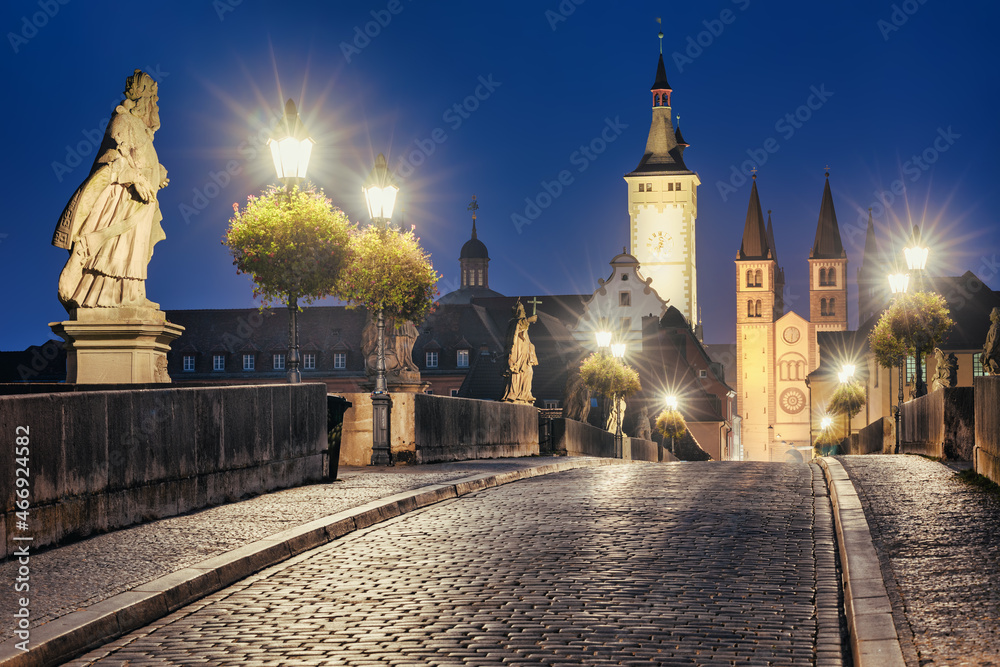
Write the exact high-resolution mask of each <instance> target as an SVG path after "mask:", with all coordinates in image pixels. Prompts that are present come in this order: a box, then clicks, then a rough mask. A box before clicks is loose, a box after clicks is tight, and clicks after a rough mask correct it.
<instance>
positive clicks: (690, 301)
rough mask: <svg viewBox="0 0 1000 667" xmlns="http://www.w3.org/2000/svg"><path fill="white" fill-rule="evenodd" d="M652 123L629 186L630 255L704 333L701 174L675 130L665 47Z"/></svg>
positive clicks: (664, 295) (658, 289) (654, 92)
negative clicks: (698, 253)
mask: <svg viewBox="0 0 1000 667" xmlns="http://www.w3.org/2000/svg"><path fill="white" fill-rule="evenodd" d="M650 91H651V93H652V95H653V120H652V123H651V124H650V127H649V137H648V138H647V140H646V151H645V153H644V154H643V156H642V159H641V160H640V161H639V166H637V167H636V168H635V169H634V170H633V171H631V172H629V173H628V174H625V182H626V183H627V184H628V210H629V242H630V245H631V254H632V255H633V256H634V257H635V258H636V259H638V260H639V263H640V265H641V266H642V272H643V273H644V274H645V275H646V276H648V277H650V278H652V287H653V289H655V290H656V292H657V293H658V294H659V295H660V297H661V298H663V299H666V300H667V302H668V304H669V305H671V306H674V307H675V308H677V310H679V311H680V312H681V313H682V314H683V315H684V317H685V319H687V321H688V324H689V325H691V326H692V327H694V328H695V329H696V330H699V329H700V322H699V317H698V274H697V269H696V266H695V220H696V219H697V217H698V206H697V201H698V200H697V188H698V186H699V185H701V181H700V180H699V179H698V175H697V174H696V173H694V172H693V171H691V170H690V169H688V168H687V166H686V165H685V164H684V157H683V155H684V150H685V148H687V146H688V144H687V142H685V141H684V137H683V136H682V135H681V133H680V127H679V126H678V127H677V128H676V129H675V128H674V124H673V118H672V112H671V107H670V104H671V100H670V98H671V95H672V94H673V90H672V89H671V88H670V84H669V83H668V82H667V72H666V68H665V67H664V65H663V53H662V48H661V53H660V60H659V62H658V63H657V66H656V80H655V81H654V82H653V85H652V87H651V88H650Z"/></svg>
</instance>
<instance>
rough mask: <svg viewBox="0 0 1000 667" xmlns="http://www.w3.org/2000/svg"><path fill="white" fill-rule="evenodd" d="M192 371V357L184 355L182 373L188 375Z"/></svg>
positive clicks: (191, 355)
mask: <svg viewBox="0 0 1000 667" xmlns="http://www.w3.org/2000/svg"><path fill="white" fill-rule="evenodd" d="M193 370H194V355H193V354H185V355H184V372H185V373H190V372H191V371H193Z"/></svg>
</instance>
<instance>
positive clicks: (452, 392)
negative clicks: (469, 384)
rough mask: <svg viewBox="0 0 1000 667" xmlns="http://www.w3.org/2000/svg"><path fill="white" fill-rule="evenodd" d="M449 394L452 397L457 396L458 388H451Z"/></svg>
mask: <svg viewBox="0 0 1000 667" xmlns="http://www.w3.org/2000/svg"><path fill="white" fill-rule="evenodd" d="M451 395H452V396H453V397H454V396H458V389H452V390H451Z"/></svg>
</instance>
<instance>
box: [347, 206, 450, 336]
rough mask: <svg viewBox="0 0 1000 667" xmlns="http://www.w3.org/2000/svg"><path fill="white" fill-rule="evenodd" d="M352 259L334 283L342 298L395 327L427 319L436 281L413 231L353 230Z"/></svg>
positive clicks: (375, 228)
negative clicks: (400, 322)
mask: <svg viewBox="0 0 1000 667" xmlns="http://www.w3.org/2000/svg"><path fill="white" fill-rule="evenodd" d="M351 254H352V258H353V259H352V261H351V265H350V269H349V270H348V271H345V272H344V273H343V274H342V276H341V279H340V281H339V283H338V284H337V294H338V296H339V297H340V298H341V299H343V300H344V301H347V302H348V303H349V304H351V305H355V306H365V307H366V308H367V309H368V311H369V312H371V313H378V312H380V311H381V312H382V313H383V314H384V315H385V316H386V317H389V318H393V319H395V320H396V321H397V322H398V321H402V320H412V321H415V322H420V321H422V320H423V319H424V318H425V317H426V316H427V314H428V313H429V312H430V310H431V307H432V306H433V304H434V295H435V294H437V281H438V277H439V276H438V274H437V273H436V272H435V271H434V267H433V265H432V264H431V260H430V257H429V256H428V255H427V253H425V252H424V250H423V248H421V247H420V239H419V238H417V237H415V236H414V235H413V229H412V228H411V229H410V230H409V231H407V232H403V233H400V232H398V231H396V230H394V229H384V228H380V227H377V226H375V225H372V226H369V227H364V228H362V229H356V230H354V231H353V232H352V234H351Z"/></svg>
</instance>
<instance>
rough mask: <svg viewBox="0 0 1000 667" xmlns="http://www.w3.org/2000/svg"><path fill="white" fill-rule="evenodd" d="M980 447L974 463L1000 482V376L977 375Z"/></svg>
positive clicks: (977, 423) (976, 390)
mask: <svg viewBox="0 0 1000 667" xmlns="http://www.w3.org/2000/svg"><path fill="white" fill-rule="evenodd" d="M973 387H974V389H975V392H976V408H975V411H976V425H975V431H976V449H975V453H974V458H973V463H974V464H975V470H976V472H978V473H979V474H980V475H984V476H985V477H989V478H990V479H991V480H993V481H994V482H996V483H997V484H1000V376H990V377H977V378H976V379H975V380H973Z"/></svg>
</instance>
